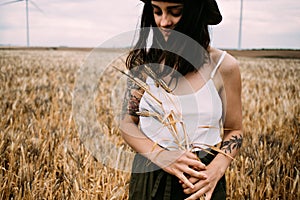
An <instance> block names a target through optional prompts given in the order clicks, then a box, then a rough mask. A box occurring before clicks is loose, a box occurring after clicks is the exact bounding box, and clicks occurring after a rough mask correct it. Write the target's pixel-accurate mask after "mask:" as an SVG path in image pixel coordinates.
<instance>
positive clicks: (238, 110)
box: [183, 55, 243, 200]
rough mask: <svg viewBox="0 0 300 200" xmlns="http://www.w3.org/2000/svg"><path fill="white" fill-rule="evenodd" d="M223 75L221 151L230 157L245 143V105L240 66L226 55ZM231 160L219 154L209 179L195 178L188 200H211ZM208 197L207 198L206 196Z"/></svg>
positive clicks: (208, 173)
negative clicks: (243, 119)
mask: <svg viewBox="0 0 300 200" xmlns="http://www.w3.org/2000/svg"><path fill="white" fill-rule="evenodd" d="M219 71H220V74H221V77H222V80H223V88H222V91H221V98H222V101H223V104H224V114H225V115H224V116H225V117H224V136H223V141H222V144H221V150H222V151H224V152H225V153H226V154H229V155H230V156H231V157H235V156H236V154H237V153H238V151H239V149H240V147H241V146H242V141H243V132H242V102H241V89H242V86H241V75H240V70H239V65H238V62H237V61H236V60H235V59H234V58H233V57H232V56H230V55H227V56H226V57H225V59H224V61H223V63H222V65H221V66H220V69H219ZM231 161H232V159H231V158H229V157H228V156H225V155H223V154H220V153H218V154H217V155H216V157H215V158H214V159H213V160H212V162H211V163H210V164H209V165H208V166H207V167H206V170H205V171H204V173H205V174H206V175H207V179H205V180H203V179H197V177H192V178H191V181H192V182H194V183H195V184H194V186H195V187H194V189H191V188H186V187H185V186H184V185H183V187H184V192H185V193H187V194H192V195H191V196H190V197H189V198H188V199H187V200H193V199H199V198H200V197H201V196H205V200H209V199H211V196H212V193H213V191H214V188H215V187H216V184H217V182H218V181H219V180H220V179H221V177H222V176H223V175H224V174H225V171H226V169H227V168H228V166H229V165H230V163H231ZM204 194H205V195H204Z"/></svg>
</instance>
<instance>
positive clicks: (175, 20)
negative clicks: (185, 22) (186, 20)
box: [173, 17, 181, 24]
mask: <svg viewBox="0 0 300 200" xmlns="http://www.w3.org/2000/svg"><path fill="white" fill-rule="evenodd" d="M180 19H181V17H178V18H176V19H174V21H173V22H174V24H177V23H178V22H179V21H180Z"/></svg>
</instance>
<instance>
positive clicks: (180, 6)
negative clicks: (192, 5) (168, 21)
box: [152, 4, 183, 10]
mask: <svg viewBox="0 0 300 200" xmlns="http://www.w3.org/2000/svg"><path fill="white" fill-rule="evenodd" d="M152 6H153V7H154V8H158V9H161V8H160V7H159V6H157V5H155V4H152ZM178 8H183V5H176V6H168V7H167V9H168V10H170V9H178Z"/></svg>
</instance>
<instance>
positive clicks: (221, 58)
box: [210, 51, 226, 78]
mask: <svg viewBox="0 0 300 200" xmlns="http://www.w3.org/2000/svg"><path fill="white" fill-rule="evenodd" d="M225 55H226V51H223V53H222V55H221V56H220V58H219V61H218V63H217V65H216V66H215V68H214V69H213V71H212V72H211V74H210V78H213V77H214V76H215V73H216V72H217V70H218V68H219V67H220V65H221V63H222V62H223V60H224V58H225Z"/></svg>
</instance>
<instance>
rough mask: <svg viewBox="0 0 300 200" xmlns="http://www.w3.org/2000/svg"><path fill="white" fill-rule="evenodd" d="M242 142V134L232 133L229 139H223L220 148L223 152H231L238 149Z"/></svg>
mask: <svg viewBox="0 0 300 200" xmlns="http://www.w3.org/2000/svg"><path fill="white" fill-rule="evenodd" d="M242 143H243V136H242V135H233V136H232V137H231V139H230V140H225V141H223V142H222V145H221V150H223V151H224V152H225V153H228V152H229V153H231V151H232V150H234V149H236V150H238V149H240V148H241V147H242Z"/></svg>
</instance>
